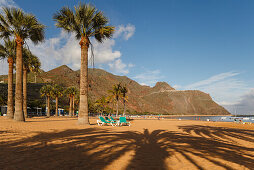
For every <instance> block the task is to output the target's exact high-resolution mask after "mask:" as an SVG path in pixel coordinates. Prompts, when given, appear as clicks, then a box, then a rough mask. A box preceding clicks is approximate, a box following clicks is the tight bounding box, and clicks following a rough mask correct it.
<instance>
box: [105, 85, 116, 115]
mask: <svg viewBox="0 0 254 170" xmlns="http://www.w3.org/2000/svg"><path fill="white" fill-rule="evenodd" d="M109 92H110V90H109ZM107 100H108V101H109V103H112V109H111V110H112V114H114V108H115V104H116V100H115V96H114V95H112V94H111V95H109V96H108V97H107Z"/></svg>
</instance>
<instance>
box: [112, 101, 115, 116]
mask: <svg viewBox="0 0 254 170" xmlns="http://www.w3.org/2000/svg"><path fill="white" fill-rule="evenodd" d="M114 111H115V102H114V101H113V107H112V114H114Z"/></svg>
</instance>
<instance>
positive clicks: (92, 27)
mask: <svg viewBox="0 0 254 170" xmlns="http://www.w3.org/2000/svg"><path fill="white" fill-rule="evenodd" d="M53 19H54V20H55V21H56V26H57V27H59V28H63V29H64V30H66V31H68V32H74V33H75V34H76V38H77V39H80V38H82V37H87V38H89V37H93V36H94V37H95V39H96V40H97V41H99V42H102V41H103V40H104V39H106V38H110V37H111V36H112V35H113V33H114V29H115V28H114V27H113V26H107V24H108V19H107V17H105V16H104V15H103V13H102V12H101V11H98V10H97V9H96V8H95V7H94V6H92V5H90V4H82V3H80V4H79V5H78V6H75V10H74V11H72V10H71V9H70V8H69V7H63V8H62V9H61V10H60V11H58V12H57V13H56V14H55V15H54V16H53Z"/></svg>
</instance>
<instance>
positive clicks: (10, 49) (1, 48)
mask: <svg viewBox="0 0 254 170" xmlns="http://www.w3.org/2000/svg"><path fill="white" fill-rule="evenodd" d="M15 55H16V51H15V41H11V40H10V39H9V38H7V39H4V45H2V44H0V59H5V58H9V57H12V59H14V58H15Z"/></svg>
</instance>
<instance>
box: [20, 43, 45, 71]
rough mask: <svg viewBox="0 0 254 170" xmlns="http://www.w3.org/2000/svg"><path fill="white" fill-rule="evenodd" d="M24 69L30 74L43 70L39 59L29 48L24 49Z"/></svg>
mask: <svg viewBox="0 0 254 170" xmlns="http://www.w3.org/2000/svg"><path fill="white" fill-rule="evenodd" d="M23 61H24V67H25V69H27V71H28V72H30V71H31V72H38V71H39V70H40V68H41V62H40V59H39V58H38V57H36V56H35V55H33V54H32V53H31V52H30V51H29V50H28V49H27V48H23Z"/></svg>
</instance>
